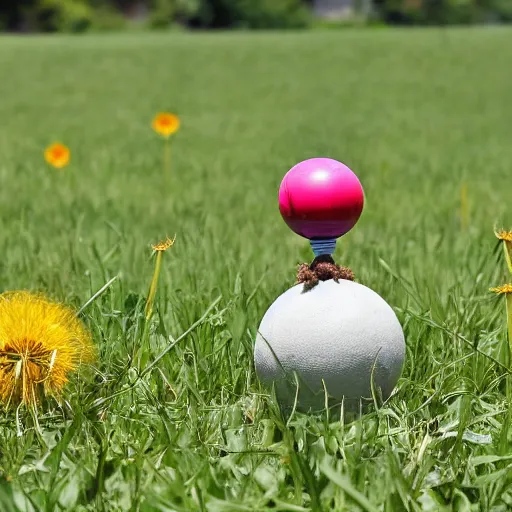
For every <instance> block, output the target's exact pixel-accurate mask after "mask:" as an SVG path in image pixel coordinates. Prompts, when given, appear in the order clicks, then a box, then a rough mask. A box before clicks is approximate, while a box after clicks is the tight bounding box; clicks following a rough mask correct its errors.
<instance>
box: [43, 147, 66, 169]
mask: <svg viewBox="0 0 512 512" xmlns="http://www.w3.org/2000/svg"><path fill="white" fill-rule="evenodd" d="M70 157H71V152H70V151H69V148H68V147H67V146H64V144H61V143H60V142H56V143H55V144H52V145H51V146H48V147H47V148H46V149H45V151H44V159H45V160H46V161H47V162H48V163H49V164H50V165H53V167H56V168H57V169H62V168H63V167H65V166H66V165H67V164H68V163H69V159H70Z"/></svg>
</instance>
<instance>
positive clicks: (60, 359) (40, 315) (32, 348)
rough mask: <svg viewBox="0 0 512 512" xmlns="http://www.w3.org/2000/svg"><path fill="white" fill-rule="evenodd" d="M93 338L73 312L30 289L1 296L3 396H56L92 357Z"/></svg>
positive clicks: (26, 399) (28, 401) (7, 399)
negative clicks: (73, 374) (75, 372)
mask: <svg viewBox="0 0 512 512" xmlns="http://www.w3.org/2000/svg"><path fill="white" fill-rule="evenodd" d="M93 356H94V349H93V345H92V342H91V338H90V335H89V333H88V332H87V330H86V329H85V328H84V326H83V325H82V323H81V322H80V321H79V320H78V319H77V317H76V315H75V313H74V312H73V311H72V310H71V309H69V308H67V307H66V306H63V305H61V304H56V303H53V302H50V301H48V300H47V299H46V298H45V297H42V296H39V295H33V294H30V293H28V292H6V293H3V294H1V295H0V400H1V401H2V402H4V403H5V404H9V403H11V402H14V403H20V402H23V403H24V404H25V405H35V404H36V403H37V402H38V401H39V400H40V398H41V396H42V395H54V396H58V395H59V394H60V392H61V391H62V389H63V387H64V385H65V384H66V383H67V382H68V378H69V373H70V372H72V371H73V370H76V369H77V368H78V367H79V365H80V363H82V362H88V361H92V359H93Z"/></svg>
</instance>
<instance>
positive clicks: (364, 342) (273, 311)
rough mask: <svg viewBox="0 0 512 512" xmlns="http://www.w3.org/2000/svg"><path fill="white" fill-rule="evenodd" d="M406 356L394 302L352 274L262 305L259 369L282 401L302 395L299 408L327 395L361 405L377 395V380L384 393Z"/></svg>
mask: <svg viewBox="0 0 512 512" xmlns="http://www.w3.org/2000/svg"><path fill="white" fill-rule="evenodd" d="M404 357H405V340H404V334H403V331H402V327H401V325H400V323H399V321H398V319H397V317H396V315H395V313H394V311H393V309H392V308H391V307H390V306H389V304H388V303H387V302H386V301H385V300H384V299H383V298H382V297H380V295H378V294H377V293H375V292H374V291H373V290H371V289H370V288H368V287H366V286H363V285H361V284H358V283H355V282H353V281H347V280H340V281H339V282H336V281H334V280H329V281H320V282H319V283H318V285H316V286H315V287H314V288H312V289H311V290H309V291H306V290H305V287H304V285H302V284H299V285H296V286H294V287H293V288H290V289H289V290H287V291H286V292H285V293H283V294H282V295H281V296H280V297H278V298H277V300H276V301H275V302H274V303H273V304H272V305H271V306H270V308H269V309H268V311H267V312H266V313H265V316H264V317H263V320H262V321H261V325H260V327H259V330H258V334H257V338H256V344H255V349H254V362H255V366H256V372H257V374H258V377H259V378H260V380H261V381H262V382H263V383H264V384H267V385H272V384H273V385H275V389H276V396H277V399H278V401H279V403H280V405H281V406H282V407H284V408H285V409H289V408H291V407H293V405H294V403H295V399H296V395H297V407H298V409H299V410H302V411H312V412H313V411H319V410H322V409H324V408H325V405H326V396H328V402H327V403H328V406H329V407H331V406H334V405H338V404H341V403H342V401H343V404H344V408H345V410H347V411H352V412H354V411H357V410H358V408H359V407H360V405H361V403H364V402H365V401H367V400H371V399H372V386H373V389H374V390H378V389H379V388H380V392H381V394H382V398H383V399H387V398H388V397H389V395H390V394H391V392H392V391H393V389H394V387H395V386H396V383H397V381H398V378H399V377H400V374H401V371H402V366H403V363H404ZM372 374H373V375H372ZM372 382H373V384H372ZM297 383H298V385H297ZM324 383H325V389H324ZM325 390H327V395H326V393H325Z"/></svg>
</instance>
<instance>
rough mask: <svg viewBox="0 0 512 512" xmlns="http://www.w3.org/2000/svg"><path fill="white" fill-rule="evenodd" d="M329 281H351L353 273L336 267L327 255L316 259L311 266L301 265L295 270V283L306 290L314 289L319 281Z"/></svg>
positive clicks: (347, 269) (344, 268)
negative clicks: (302, 285)
mask: <svg viewBox="0 0 512 512" xmlns="http://www.w3.org/2000/svg"><path fill="white" fill-rule="evenodd" d="M329 279H334V280H335V281H336V282H338V281H339V280H340V279H346V280H347V281H353V280H354V273H353V272H352V270H350V269H349V268H348V267H342V266H340V265H336V263H335V262H334V260H333V259H332V257H331V256H330V255H328V254H323V255H321V256H318V257H316V258H315V259H314V260H313V262H312V263H311V265H308V264H307V263H302V264H301V265H299V268H298V270H297V283H298V284H300V283H302V284H304V288H305V289H306V290H311V289H312V288H314V287H315V286H316V285H317V284H318V282H319V281H328V280H329Z"/></svg>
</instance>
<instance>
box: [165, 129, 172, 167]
mask: <svg viewBox="0 0 512 512" xmlns="http://www.w3.org/2000/svg"><path fill="white" fill-rule="evenodd" d="M170 170H171V138H170V137H169V138H168V139H166V140H165V142H164V173H165V174H167V173H168V172H170Z"/></svg>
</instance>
